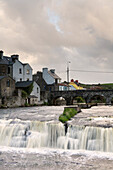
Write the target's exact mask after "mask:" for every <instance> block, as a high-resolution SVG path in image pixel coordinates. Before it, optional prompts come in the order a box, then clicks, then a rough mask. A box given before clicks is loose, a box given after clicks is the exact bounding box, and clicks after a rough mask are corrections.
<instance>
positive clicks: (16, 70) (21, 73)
mask: <svg viewBox="0 0 113 170" xmlns="http://www.w3.org/2000/svg"><path fill="white" fill-rule="evenodd" d="M11 59H12V67H13V69H12V70H13V74H12V75H13V79H14V80H15V81H16V82H17V81H32V68H31V66H30V65H29V64H28V63H26V64H23V63H22V62H20V61H19V56H18V55H12V56H11Z"/></svg>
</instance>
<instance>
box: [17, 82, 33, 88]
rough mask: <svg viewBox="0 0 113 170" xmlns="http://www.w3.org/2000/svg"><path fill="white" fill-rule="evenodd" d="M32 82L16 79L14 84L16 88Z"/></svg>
mask: <svg viewBox="0 0 113 170" xmlns="http://www.w3.org/2000/svg"><path fill="white" fill-rule="evenodd" d="M32 83H33V81H18V82H16V84H15V86H16V87H17V88H25V87H28V86H30V85H31V84H32Z"/></svg>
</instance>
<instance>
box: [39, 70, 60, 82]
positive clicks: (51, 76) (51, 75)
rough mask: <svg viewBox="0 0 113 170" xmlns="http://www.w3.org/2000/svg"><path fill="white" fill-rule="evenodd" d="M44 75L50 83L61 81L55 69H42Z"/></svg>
mask: <svg viewBox="0 0 113 170" xmlns="http://www.w3.org/2000/svg"><path fill="white" fill-rule="evenodd" d="M42 76H43V79H44V80H45V82H46V83H47V84H48V85H50V84H58V83H60V82H61V78H60V77H59V76H57V75H56V73H55V69H51V70H48V68H43V69H42Z"/></svg>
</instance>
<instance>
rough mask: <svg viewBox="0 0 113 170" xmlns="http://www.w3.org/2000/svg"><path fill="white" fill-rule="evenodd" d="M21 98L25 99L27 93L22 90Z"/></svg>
mask: <svg viewBox="0 0 113 170" xmlns="http://www.w3.org/2000/svg"><path fill="white" fill-rule="evenodd" d="M22 97H23V98H26V97H27V92H26V91H24V90H22Z"/></svg>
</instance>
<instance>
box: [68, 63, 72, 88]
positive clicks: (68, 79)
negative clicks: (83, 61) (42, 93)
mask: <svg viewBox="0 0 113 170" xmlns="http://www.w3.org/2000/svg"><path fill="white" fill-rule="evenodd" d="M69 63H71V62H70V61H68V62H67V83H68V90H69Z"/></svg>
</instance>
